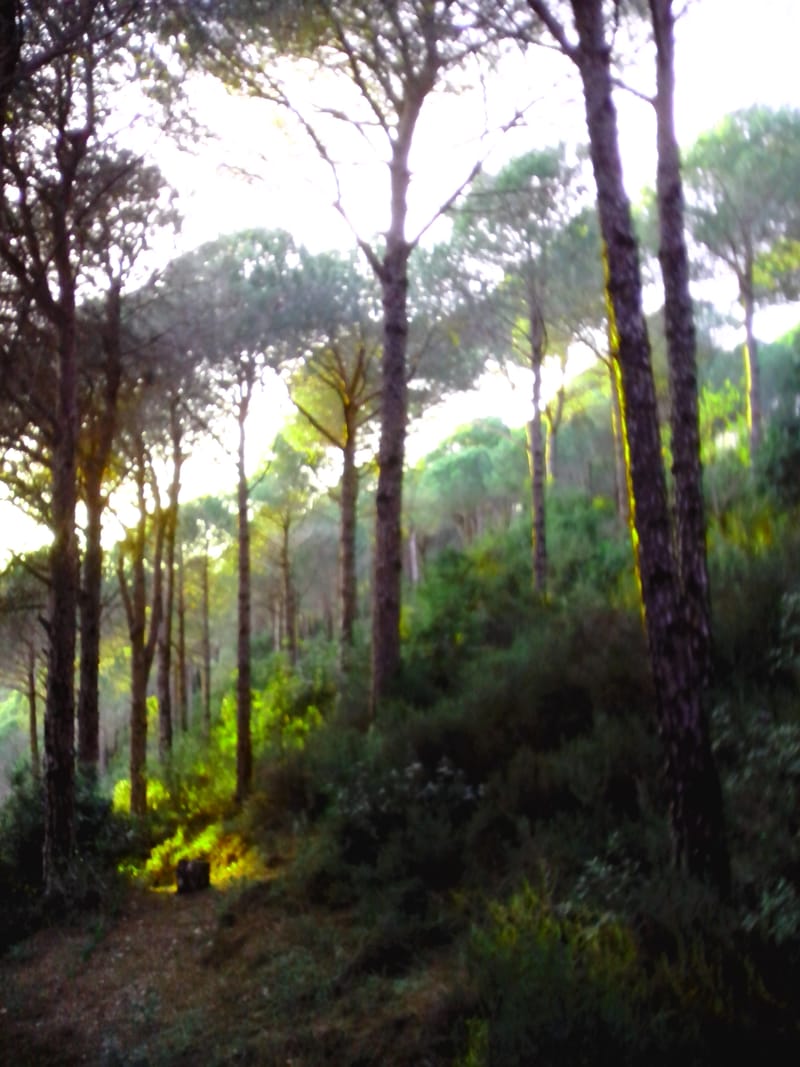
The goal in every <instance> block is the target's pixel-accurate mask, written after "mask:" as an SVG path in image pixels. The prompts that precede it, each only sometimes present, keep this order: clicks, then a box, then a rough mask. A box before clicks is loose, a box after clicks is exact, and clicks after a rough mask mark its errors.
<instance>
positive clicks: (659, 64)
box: [650, 0, 711, 688]
mask: <svg viewBox="0 0 800 1067" xmlns="http://www.w3.org/2000/svg"><path fill="white" fill-rule="evenodd" d="M650 12H651V18H652V22H653V30H654V35H655V42H656V126H657V139H658V170H657V176H656V196H657V201H658V220H659V253H658V254H659V261H660V263H661V274H662V277H663V280H664V326H665V335H666V341H667V361H668V365H669V381H670V399H671V404H670V415H671V427H672V457H673V463H672V475H673V480H674V487H675V517H676V522H677V544H678V562H679V570H680V581H681V590H682V593H683V598H684V605H685V608H686V611H687V614H688V620H689V626H690V630H691V634H692V637H693V640H694V649H693V651H694V656H695V660H696V665H697V672H698V679H697V685H698V686H699V687H701V688H702V687H703V686H705V685H706V684H707V682H708V680H709V678H710V674H711V594H710V586H709V580H708V565H707V559H706V520H705V505H704V501H703V472H702V467H701V463H700V419H699V412H698V394H697V342H696V335H695V326H694V309H693V306H692V298H691V294H690V291H689V254H688V251H687V248H686V240H685V236H684V230H685V224H684V214H685V213H684V198H683V181H682V178H681V165H680V151H679V148H678V140H677V137H676V134H675V121H674V98H675V41H674V15H673V12H672V0H650Z"/></svg>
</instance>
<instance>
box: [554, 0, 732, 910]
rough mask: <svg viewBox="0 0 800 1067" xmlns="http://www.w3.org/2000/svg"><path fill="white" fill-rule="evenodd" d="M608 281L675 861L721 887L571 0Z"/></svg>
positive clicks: (608, 124) (647, 361) (643, 357)
mask: <svg viewBox="0 0 800 1067" xmlns="http://www.w3.org/2000/svg"><path fill="white" fill-rule="evenodd" d="M572 8H573V12H574V16H575V25H576V29H577V31H578V37H579V45H578V48H577V49H575V50H574V51H573V58H574V59H575V61H576V63H577V65H578V69H579V71H580V75H581V80H582V83H583V92H584V100H585V105H586V121H587V127H588V131H589V141H590V152H591V158H592V167H593V170H594V176H595V182H596V185H597V198H598V212H599V217H600V227H601V233H602V235H603V240H604V242H605V246H606V250H607V255H608V285H609V294H610V300H611V303H612V306H613V311H614V326H615V328H616V331H617V335H618V341H619V366H620V373H621V378H622V387H623V404H624V407H623V426H624V430H625V434H626V439H627V443H628V450H627V451H628V456H629V462H630V477H631V486H632V490H633V506H634V515H633V520H634V526H635V530H636V535H637V539H636V540H637V549H638V553H637V555H638V570H639V577H640V582H641V591H642V603H643V610H644V619H645V624H646V629H647V636H648V643H649V649H650V659H651V664H652V670H653V676H654V681H655V686H656V694H657V713H658V726H659V732H660V735H661V739H662V742H663V744H664V748H665V752H666V779H667V787H668V792H669V797H670V820H671V830H672V840H673V848H674V858H675V862H676V864H677V865H678V866H679V867H681V868H683V869H686V870H687V871H689V872H690V873H691V874H693V875H696V876H698V877H701V878H703V879H707V880H709V881H711V882H713V883H714V884H715V885H716V886H717V887H718V888H719V889H720V890H722V891H727V889H728V886H729V882H730V871H729V861H728V855H727V849H726V846H725V838H724V832H723V830H724V826H723V816H722V795H721V789H720V784H719V777H718V775H717V771H716V767H715V765H714V761H713V758H712V753H711V744H710V739H709V733H708V724H707V721H706V716H705V712H704V708H703V703H702V699H701V694H700V693H699V692H698V689H697V685H696V682H697V678H696V670H695V666H694V657H693V654H692V645H693V642H692V638H691V636H690V635H689V634H688V632H687V625H686V623H687V620H686V615H685V611H684V609H683V605H682V602H681V596H680V585H679V578H678V568H677V566H676V563H675V559H674V556H673V551H672V530H671V524H670V516H669V508H668V501H667V487H666V476H665V473H664V467H663V462H662V459H661V441H660V435H659V424H658V413H657V407H656V395H655V385H654V381H653V371H652V364H651V356H650V343H649V338H648V336H647V327H646V323H645V318H644V312H643V308H642V291H641V276H640V271H639V261H638V246H637V242H636V236H635V233H634V230H633V224H632V220H631V212H630V204H629V202H628V198H627V195H626V193H625V188H624V183H623V178H622V164H621V160H620V154H619V141H618V130H617V117H616V109H615V106H614V102H613V98H612V79H611V68H610V55H611V50H610V48H609V46H608V43H607V41H606V39H605V29H604V15H603V4H602V0H572Z"/></svg>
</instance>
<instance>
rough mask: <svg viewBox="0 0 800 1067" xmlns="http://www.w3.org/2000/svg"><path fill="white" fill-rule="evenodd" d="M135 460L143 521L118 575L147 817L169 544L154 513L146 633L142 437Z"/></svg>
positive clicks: (139, 803)
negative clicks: (151, 692) (152, 686)
mask: <svg viewBox="0 0 800 1067" xmlns="http://www.w3.org/2000/svg"><path fill="white" fill-rule="evenodd" d="M137 453H138V454H137V456H136V472H135V478H136V491H137V498H138V508H139V517H138V520H137V525H136V529H135V531H134V533H133V535H132V538H131V541H130V555H131V559H130V563H131V572H132V574H131V583H130V584H129V582H128V578H127V576H126V574H125V558H124V554H123V553H122V552H120V554H119V557H118V559H117V577H118V579H119V587H120V593H121V595H122V601H123V604H124V606H125V615H126V618H127V622H128V638H129V640H130V646H131V719H130V734H131V738H130V779H131V814H132V815H137V816H142V815H146V814H147V684H148V681H149V678H150V670H151V667H152V663H153V657H154V655H155V649H156V640H157V635H158V632H159V629H160V626H161V610H162V596H161V570H162V567H161V562H162V554H163V542H164V523H163V516H162V515H161V514H160V510H159V508H158V506H156V509H155V515H154V523H155V550H154V553H153V588H152V605H151V609H150V629H149V632H148V629H147V621H148V620H147V578H146V575H145V548H146V543H147V520H148V513H147V499H146V485H147V463H146V457H145V449H144V443H143V442H142V441H141V439H139V441H138V443H137Z"/></svg>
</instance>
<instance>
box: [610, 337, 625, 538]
mask: <svg viewBox="0 0 800 1067" xmlns="http://www.w3.org/2000/svg"><path fill="white" fill-rule="evenodd" d="M617 360H618V353H617V352H612V353H611V355H610V357H609V361H608V374H609V380H610V382H609V384H610V396H611V440H612V447H613V449H614V499H615V501H616V505H617V517H618V518H619V519H620V520H621V521H622V522H623V523H624V524H625V526H626V527H627V526H630V522H631V510H630V493H629V492H628V468H627V463H626V460H625V440H624V437H623V427H622V383H621V381H620V377H619V374H618V373H617V369H616V365H617Z"/></svg>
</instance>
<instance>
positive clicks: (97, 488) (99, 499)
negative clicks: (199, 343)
mask: <svg viewBox="0 0 800 1067" xmlns="http://www.w3.org/2000/svg"><path fill="white" fill-rule="evenodd" d="M121 324H122V286H121V283H120V282H119V281H118V280H117V281H115V282H114V283H113V284H112V285H111V287H110V289H109V291H108V294H107V296H106V308H105V321H104V323H103V331H102V344H103V354H104V356H105V365H104V367H103V373H104V379H105V380H104V382H103V394H102V397H103V406H102V410H101V411H100V412H99V414H98V416H97V422H96V425H95V426H93V427H92V428H91V441H90V443H89V448H88V449H85V450H84V455H83V459H82V466H83V485H84V497H85V500H84V503H85V505H86V547H85V549H84V558H83V584H82V588H81V596H80V627H81V651H80V688H79V690H78V762H79V763H80V765H81V767H82V768H83V770H84V771H88V772H89V773H92V774H93V773H96V770H97V765H98V762H99V759H100V703H99V679H98V674H99V670H100V626H101V622H102V587H103V543H102V537H103V512H104V510H105V507H106V499H105V497H104V495H103V479H104V478H105V475H106V471H107V469H108V464H109V459H110V457H111V449H112V447H113V444H114V436H115V434H116V430H117V406H118V403H119V390H120V386H121V383H122V350H121V329H122V325H121Z"/></svg>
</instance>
